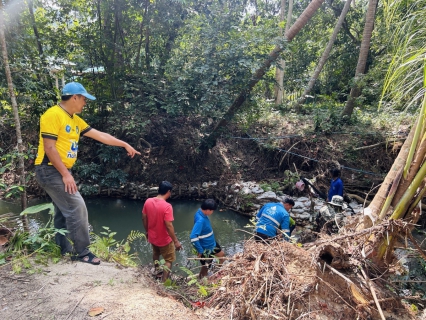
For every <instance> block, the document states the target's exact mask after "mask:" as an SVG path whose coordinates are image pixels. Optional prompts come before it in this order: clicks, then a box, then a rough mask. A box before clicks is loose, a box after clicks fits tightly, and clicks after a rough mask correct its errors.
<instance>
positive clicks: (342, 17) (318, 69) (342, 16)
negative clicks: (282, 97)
mask: <svg viewBox="0 0 426 320" xmlns="http://www.w3.org/2000/svg"><path fill="white" fill-rule="evenodd" d="M351 2H352V0H346V3H345V6H344V7H343V9H342V12H341V13H340V17H339V19H338V20H337V23H336V26H335V27H334V30H333V34H332V35H331V37H330V40H329V41H328V44H327V46H326V48H325V50H324V52H323V54H322V55H321V58H320V60H319V61H318V65H317V67H316V68H315V71H314V74H313V75H312V77H311V79H310V80H309V83H308V85H307V87H306V88H305V91H304V92H303V94H302V96H301V97H300V98H299V99H298V100H297V102H296V104H295V106H294V107H295V109H296V111H299V109H300V105H301V104H303V103H304V102H305V100H306V96H307V95H308V94H309V93H310V92H311V90H312V89H313V88H314V85H315V82H316V81H317V79H318V76H319V74H320V73H321V70H322V68H323V67H324V65H325V63H326V62H327V60H328V57H329V55H330V52H331V48H332V47H333V44H334V41H335V40H336V38H337V34H338V33H339V31H340V28H341V27H342V25H343V22H344V21H345V17H346V14H347V13H348V11H349V7H350V6H351Z"/></svg>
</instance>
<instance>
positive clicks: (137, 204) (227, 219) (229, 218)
mask: <svg viewBox="0 0 426 320" xmlns="http://www.w3.org/2000/svg"><path fill="white" fill-rule="evenodd" d="M45 202H46V201H45V200H44V201H43V200H32V201H31V202H30V204H29V205H30V206H31V205H36V204H39V203H45ZM170 203H171V204H172V206H173V212H174V218H175V220H174V222H173V225H174V228H175V232H176V234H177V237H178V239H179V241H180V242H181V243H182V246H183V250H181V251H179V252H177V257H176V258H177V260H176V263H178V264H179V265H180V266H188V267H189V266H190V265H189V263H190V262H189V261H190V260H187V258H188V257H195V255H194V254H193V253H192V250H191V249H192V245H191V242H190V240H189V235H190V233H191V230H192V226H193V219H194V214H195V212H196V211H197V209H198V208H199V207H200V205H201V202H196V201H184V200H175V201H170ZM143 204H144V202H143V201H140V200H129V199H113V198H95V199H86V205H87V208H88V210H89V223H90V225H91V226H92V228H93V232H94V233H96V234H99V233H100V232H102V231H104V229H103V228H102V227H103V226H106V227H109V228H110V230H112V231H114V232H117V234H116V236H115V239H116V240H119V241H121V240H123V239H125V238H126V237H127V236H128V235H129V233H130V231H132V230H138V231H141V232H144V231H145V230H144V228H143V224H142V213H141V211H142V207H143ZM20 211H21V210H20V206H19V204H16V203H11V202H5V201H0V214H2V213H7V212H13V213H16V214H17V216H18V214H19V212H20ZM29 218H30V226H31V228H38V227H39V226H41V225H43V224H45V223H47V221H48V218H49V215H48V213H47V212H40V213H37V214H34V215H30V216H29ZM210 221H211V224H212V227H213V230H214V233H215V236H216V239H217V240H218V242H219V243H220V245H221V247H222V248H223V249H224V251H225V253H226V255H233V254H235V253H237V252H240V251H242V247H243V245H242V243H243V240H244V239H247V238H248V237H249V236H250V235H249V234H247V233H245V232H243V231H238V230H239V229H244V227H245V226H246V225H247V224H248V222H249V219H248V218H247V217H244V216H241V215H239V214H237V213H235V212H233V211H230V210H224V211H221V209H220V208H219V209H218V210H216V211H215V212H214V213H213V215H211V216H210ZM246 230H247V229H246ZM134 249H135V251H136V252H137V253H138V256H139V258H140V260H141V263H142V264H148V263H151V262H152V255H151V252H152V251H151V245H150V244H149V243H147V242H146V241H145V240H144V241H140V242H137V243H136V244H135V246H134ZM190 264H191V265H192V266H195V265H197V263H196V262H194V261H193V262H192V263H190Z"/></svg>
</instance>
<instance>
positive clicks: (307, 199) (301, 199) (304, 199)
mask: <svg viewBox="0 0 426 320" xmlns="http://www.w3.org/2000/svg"><path fill="white" fill-rule="evenodd" d="M297 201H301V202H304V201H309V198H307V197H300V198H297Z"/></svg>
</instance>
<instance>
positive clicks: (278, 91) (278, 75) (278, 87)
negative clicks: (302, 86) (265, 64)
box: [275, 0, 293, 105]
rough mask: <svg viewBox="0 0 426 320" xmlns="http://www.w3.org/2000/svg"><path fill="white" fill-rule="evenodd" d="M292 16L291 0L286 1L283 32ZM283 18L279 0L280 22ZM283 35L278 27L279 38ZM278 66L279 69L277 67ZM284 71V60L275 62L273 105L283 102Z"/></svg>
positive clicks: (283, 4)
mask: <svg viewBox="0 0 426 320" xmlns="http://www.w3.org/2000/svg"><path fill="white" fill-rule="evenodd" d="M292 15H293V0H289V1H288V14H287V21H286V24H285V31H284V34H285V32H287V31H288V29H289V28H290V23H291V16H292ZM284 16H285V0H281V14H280V22H283V21H284ZM282 35H283V29H282V28H281V27H280V36H282ZM278 66H279V67H278ZM284 70H285V60H284V59H279V61H277V68H276V70H275V81H276V84H275V104H276V105H279V104H281V103H282V102H283V93H284V90H283V84H284Z"/></svg>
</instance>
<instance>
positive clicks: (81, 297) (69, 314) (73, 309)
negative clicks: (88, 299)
mask: <svg viewBox="0 0 426 320" xmlns="http://www.w3.org/2000/svg"><path fill="white" fill-rule="evenodd" d="M85 296H86V294H84V295H83V296H82V297H81V299H80V301H78V302H77V303H76V305H75V306H74V308H72V310H71V312H70V313H69V314H68V315H67V317H66V318H65V319H64V320H67V319H68V318H69V317H70V315H71V314H72V313H73V312H74V310H75V308H77V306H78V305H79V304H80V302H81V301H82V300H83V298H84V297H85Z"/></svg>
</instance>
